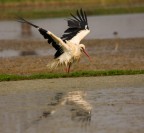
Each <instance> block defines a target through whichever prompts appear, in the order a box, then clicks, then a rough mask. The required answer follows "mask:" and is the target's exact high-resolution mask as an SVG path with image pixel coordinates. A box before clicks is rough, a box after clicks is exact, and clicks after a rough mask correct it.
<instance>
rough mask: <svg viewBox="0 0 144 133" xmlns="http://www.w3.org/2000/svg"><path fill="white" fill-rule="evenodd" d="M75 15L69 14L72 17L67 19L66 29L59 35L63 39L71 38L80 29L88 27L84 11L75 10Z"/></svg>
mask: <svg viewBox="0 0 144 133" xmlns="http://www.w3.org/2000/svg"><path fill="white" fill-rule="evenodd" d="M76 15H77V16H74V15H73V14H71V16H72V18H70V19H68V20H67V23H68V29H67V30H65V31H64V34H63V35H62V37H61V38H62V39H63V41H66V40H71V39H72V38H73V37H74V36H75V35H76V34H78V33H79V32H80V31H81V30H84V29H89V28H88V22H87V16H86V13H85V12H84V11H83V10H82V9H80V11H78V10H77V12H76Z"/></svg>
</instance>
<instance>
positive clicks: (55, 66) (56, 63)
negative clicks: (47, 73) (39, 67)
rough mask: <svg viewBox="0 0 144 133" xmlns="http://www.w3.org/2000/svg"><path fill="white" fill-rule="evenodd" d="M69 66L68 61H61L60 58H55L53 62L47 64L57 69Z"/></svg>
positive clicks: (50, 67)
mask: <svg viewBox="0 0 144 133" xmlns="http://www.w3.org/2000/svg"><path fill="white" fill-rule="evenodd" d="M64 65H65V66H67V62H63V61H60V59H55V60H54V61H52V62H51V63H49V64H47V67H48V68H49V69H51V70H53V69H56V68H57V67H59V66H64Z"/></svg>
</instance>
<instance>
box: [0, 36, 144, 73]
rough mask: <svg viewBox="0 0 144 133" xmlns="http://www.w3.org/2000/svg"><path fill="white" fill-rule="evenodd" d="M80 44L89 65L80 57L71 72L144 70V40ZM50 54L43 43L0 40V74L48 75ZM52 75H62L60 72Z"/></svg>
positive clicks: (58, 70)
mask: <svg viewBox="0 0 144 133" xmlns="http://www.w3.org/2000/svg"><path fill="white" fill-rule="evenodd" d="M82 43H84V44H85V45H86V50H87V51H88V53H89V55H90V56H91V58H92V62H91V63H89V62H88V60H87V58H86V57H85V56H84V55H83V57H82V59H81V61H80V63H78V64H75V65H74V66H73V67H72V71H79V70H111V69H122V70H129V69H132V70H143V69H144V45H143V44H144V38H133V39H118V38H116V39H102V40H96V39H95V40H85V41H83V42H82ZM5 52H6V53H5ZM54 53H55V51H54V49H53V48H52V47H51V46H50V45H49V44H47V42H46V41H45V40H44V41H39V40H36V41H32V40H0V56H1V57H0V73H1V74H2V73H6V74H33V73H48V72H50V70H48V68H47V67H46V65H47V64H48V63H49V62H50V61H51V60H52V59H53V55H54ZM6 55H7V56H6ZM54 72H56V73H57V72H63V69H56V70H55V71H54Z"/></svg>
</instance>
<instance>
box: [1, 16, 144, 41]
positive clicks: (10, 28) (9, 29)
mask: <svg viewBox="0 0 144 133" xmlns="http://www.w3.org/2000/svg"><path fill="white" fill-rule="evenodd" d="M31 21H32V22H33V23H35V24H36V25H39V26H41V27H43V28H45V29H47V30H50V31H52V32H53V33H55V34H56V35H57V36H62V34H63V32H64V31H65V30H66V28H67V22H66V21H65V18H55V19H39V20H31ZM88 21H89V27H90V29H91V33H90V34H89V35H88V36H87V39H95V38H98V39H99V38H114V37H115V35H114V32H117V33H118V34H117V36H118V37H120V38H133V37H144V14H128V15H112V16H111V15H109V16H89V17H88ZM0 39H43V37H42V36H41V35H40V34H39V33H38V32H37V30H36V29H34V28H32V34H31V36H30V35H25V36H24V35H22V34H21V25H20V24H19V23H18V22H15V21H0Z"/></svg>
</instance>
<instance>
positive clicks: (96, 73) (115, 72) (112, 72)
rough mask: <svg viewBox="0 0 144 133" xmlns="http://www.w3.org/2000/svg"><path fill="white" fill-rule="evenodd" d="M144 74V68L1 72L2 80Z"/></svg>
mask: <svg viewBox="0 0 144 133" xmlns="http://www.w3.org/2000/svg"><path fill="white" fill-rule="evenodd" d="M135 74H144V70H105V71H78V72H72V73H70V74H67V73H57V74H56V73H43V74H32V75H10V74H1V75H0V81H17V80H32V79H51V78H67V77H73V78H74V77H93V76H114V75H135Z"/></svg>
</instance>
